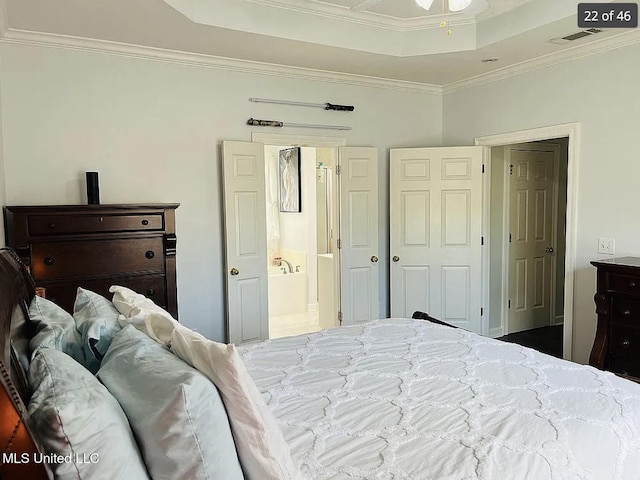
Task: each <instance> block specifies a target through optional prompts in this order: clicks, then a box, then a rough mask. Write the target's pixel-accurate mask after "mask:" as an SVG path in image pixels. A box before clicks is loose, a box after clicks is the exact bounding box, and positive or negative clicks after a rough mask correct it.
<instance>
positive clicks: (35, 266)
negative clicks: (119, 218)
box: [31, 237, 164, 283]
mask: <svg viewBox="0 0 640 480" xmlns="http://www.w3.org/2000/svg"><path fill="white" fill-rule="evenodd" d="M31 259H32V263H31V272H32V274H33V278H34V279H35V281H36V283H37V282H38V281H40V280H48V279H55V278H64V277H67V278H73V277H84V276H99V275H113V274H122V273H138V272H158V271H163V269H164V251H163V242H162V237H151V238H136V239H116V240H95V241H78V242H51V243H34V244H33V246H32V255H31Z"/></svg>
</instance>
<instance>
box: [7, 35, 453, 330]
mask: <svg viewBox="0 0 640 480" xmlns="http://www.w3.org/2000/svg"><path fill="white" fill-rule="evenodd" d="M0 82H1V90H0V96H1V99H2V126H3V135H4V162H5V165H4V166H5V174H6V181H5V182H0V184H2V187H0V199H1V195H2V188H4V187H5V185H6V201H7V203H9V204H65V203H69V204H77V203H84V201H85V199H84V195H83V189H84V188H83V181H82V178H83V172H84V171H86V170H95V171H98V172H100V193H101V200H102V202H103V203H120V202H122V203H136V202H180V203H181V204H182V205H181V207H180V208H179V209H178V210H177V213H176V215H177V218H176V222H177V234H178V258H177V268H178V286H179V292H178V294H179V298H178V300H179V309H180V319H181V321H183V322H184V323H185V324H186V325H187V326H190V327H192V328H195V329H196V330H198V331H200V332H201V333H202V334H204V335H206V336H207V337H210V338H213V339H216V340H221V339H223V338H224V333H225V332H224V273H223V268H222V267H223V245H222V238H223V237H222V228H223V221H222V204H221V201H222V200H221V175H220V173H221V166H220V161H221V160H220V144H221V141H222V140H226V139H229V140H245V141H250V140H251V132H252V131H271V132H281V133H289V134H303V135H310V134H311V135H323V136H338V137H343V136H344V137H346V138H347V144H348V145H371V146H376V147H378V148H379V149H380V168H379V172H380V205H379V208H380V225H379V227H380V228H379V230H380V248H381V249H380V255H379V257H380V266H381V268H380V282H379V283H380V312H379V314H380V316H387V314H388V311H389V306H388V305H389V299H388V249H389V241H388V238H389V226H388V210H389V209H388V204H389V199H388V184H387V183H388V180H387V179H388V162H387V157H388V149H389V148H390V147H412V146H413V147H418V146H434V145H439V144H440V143H441V141H442V97H441V96H438V95H431V94H422V93H410V92H406V91H400V90H391V89H382V88H372V87H363V86H357V85H347V84H341V83H336V82H328V81H327V82H321V81H312V80H306V79H302V78H291V77H286V76H276V75H273V76H271V75H256V74H252V73H246V72H236V71H230V70H222V69H216V68H204V67H196V66H189V65H181V64H177V63H169V62H160V61H151V60H144V59H138V58H131V57H126V56H119V55H109V54H102V53H89V52H81V51H75V50H70V49H61V48H50V47H39V46H30V45H17V44H6V43H3V44H0ZM249 97H263V98H277V99H290V100H298V101H305V102H318V103H324V102H331V103H338V104H349V105H355V107H356V110H355V111H354V112H352V113H345V112H327V111H324V110H322V109H312V108H299V107H298V108H296V107H287V106H281V105H266V104H254V103H251V102H249V101H248V98H249ZM250 117H255V118H264V119H275V120H283V121H286V122H292V123H293V122H295V123H315V124H339V125H341V124H345V125H350V126H352V127H353V130H351V131H349V132H335V131H322V130H306V129H286V130H284V131H280V130H275V129H271V130H265V129H264V128H263V129H262V130H260V129H259V128H258V127H248V126H246V125H245V123H246V121H247V119H248V118H250Z"/></svg>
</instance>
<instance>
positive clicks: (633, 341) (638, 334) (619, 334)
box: [609, 326, 640, 366]
mask: <svg viewBox="0 0 640 480" xmlns="http://www.w3.org/2000/svg"><path fill="white" fill-rule="evenodd" d="M609 351H610V352H611V356H612V357H613V358H616V359H617V360H623V361H626V362H631V363H637V364H638V365H639V366H640V330H634V329H632V328H622V327H617V326H616V327H613V328H612V329H611V338H610V340H609Z"/></svg>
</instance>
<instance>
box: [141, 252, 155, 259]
mask: <svg viewBox="0 0 640 480" xmlns="http://www.w3.org/2000/svg"><path fill="white" fill-rule="evenodd" d="M144 256H145V257H147V258H148V259H149V260H151V259H152V258H153V257H155V256H156V254H155V253H153V250H147V253H145V254H144Z"/></svg>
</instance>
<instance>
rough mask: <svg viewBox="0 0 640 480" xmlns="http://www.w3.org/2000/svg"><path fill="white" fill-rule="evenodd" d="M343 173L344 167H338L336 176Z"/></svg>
mask: <svg viewBox="0 0 640 480" xmlns="http://www.w3.org/2000/svg"><path fill="white" fill-rule="evenodd" d="M341 173H342V167H341V166H340V165H338V166H337V167H336V175H340V174H341Z"/></svg>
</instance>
